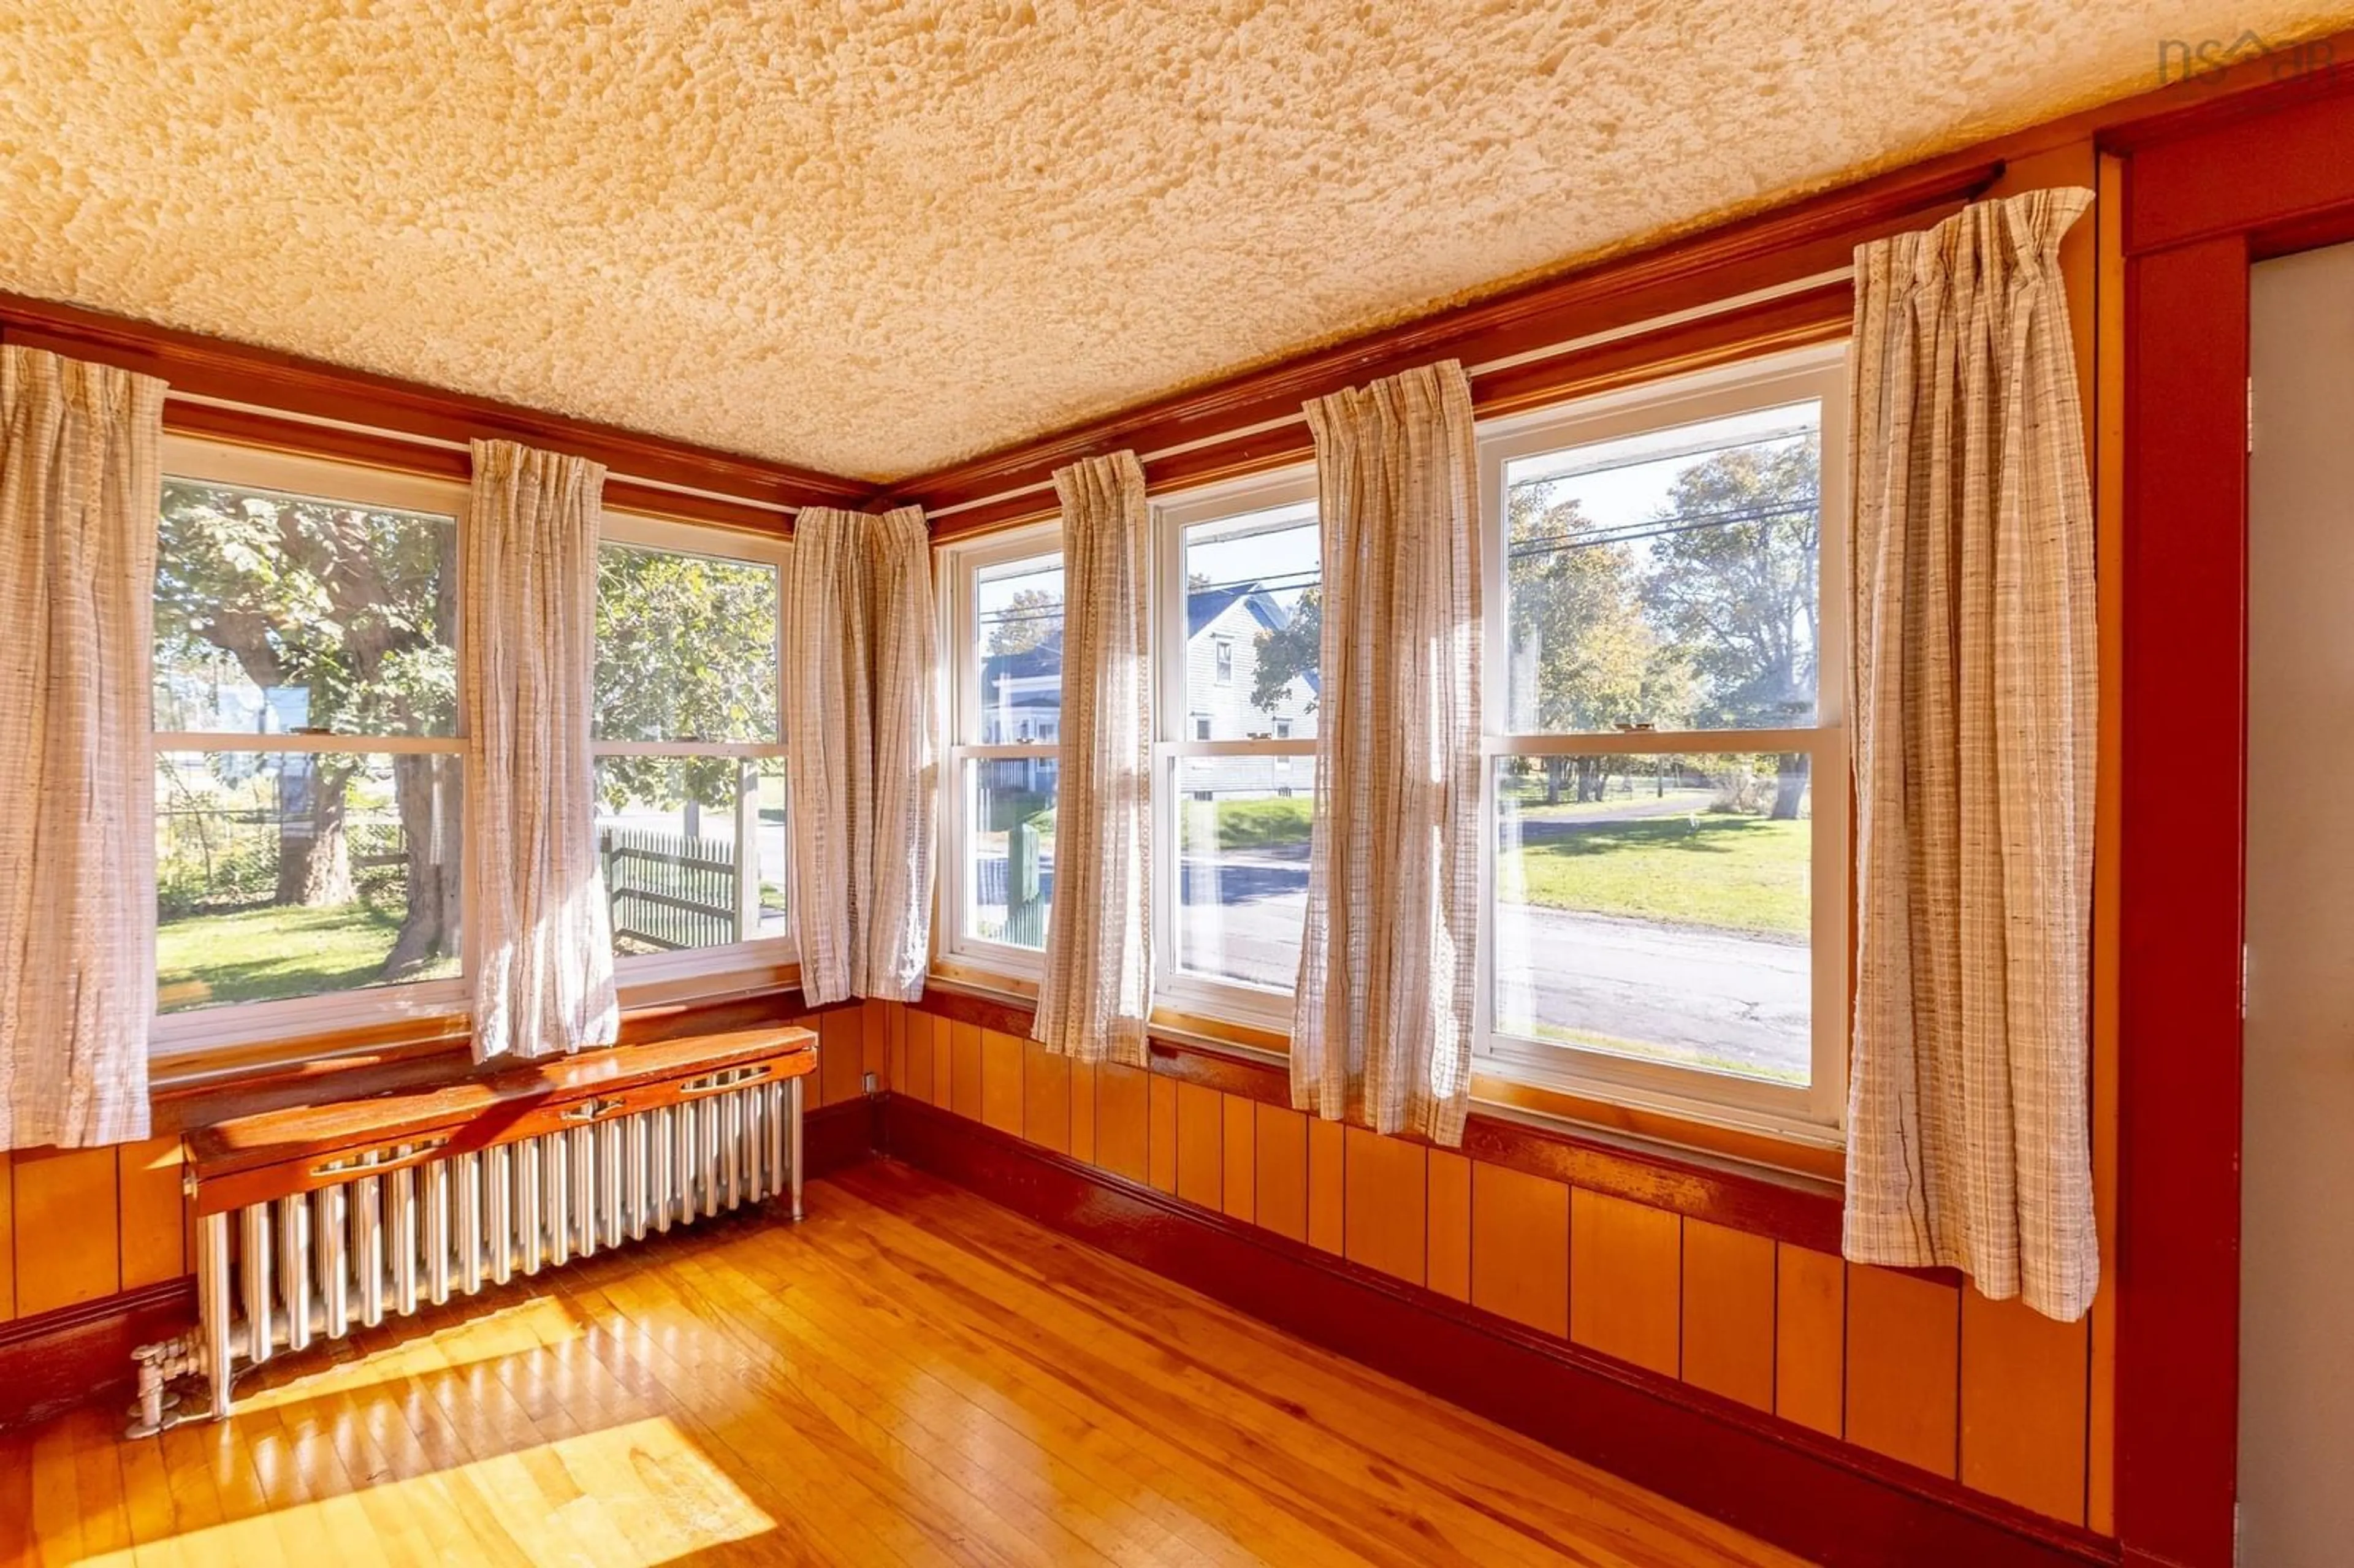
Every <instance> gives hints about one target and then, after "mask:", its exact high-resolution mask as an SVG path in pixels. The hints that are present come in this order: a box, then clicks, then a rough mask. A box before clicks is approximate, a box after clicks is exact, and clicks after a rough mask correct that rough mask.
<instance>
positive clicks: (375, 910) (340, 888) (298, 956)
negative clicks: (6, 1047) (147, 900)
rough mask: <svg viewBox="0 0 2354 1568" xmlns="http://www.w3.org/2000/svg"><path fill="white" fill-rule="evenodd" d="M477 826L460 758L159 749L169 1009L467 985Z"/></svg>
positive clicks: (163, 992)
mask: <svg viewBox="0 0 2354 1568" xmlns="http://www.w3.org/2000/svg"><path fill="white" fill-rule="evenodd" d="M463 815H464V813H463V810H462V809H461V798H460V794H459V759H458V758H456V757H454V756H449V755H436V754H415V755H402V756H397V757H387V756H381V755H375V754H369V755H354V754H351V753H347V752H309V751H294V752H286V751H270V752H253V751H214V752H163V753H159V754H158V755H157V757H156V758H155V904H156V911H155V912H156V932H155V969H156V976H157V1006H158V1008H159V1010H160V1011H162V1012H184V1011H186V1010H187V1009H190V1008H197V1007H212V1006H217V1005H219V1004H221V1003H224V1002H234V1001H276V1000H278V999H281V998H283V997H294V996H317V995H320V994H322V993H323V992H327V991H350V990H354V989H356V988H358V987H362V986H378V985H397V984H400V983H403V982H406V981H409V980H439V979H446V978H448V977H450V976H453V975H455V974H456V973H457V972H458V956H459V952H460V948H459V946H458V941H459V925H458V917H459V908H458V905H459V896H460V891H461V888H460V881H461V877H460V870H459V866H460V862H459V858H458V835H459V832H460V829H461V822H462V819H463Z"/></svg>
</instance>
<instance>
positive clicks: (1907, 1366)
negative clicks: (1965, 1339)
mask: <svg viewBox="0 0 2354 1568" xmlns="http://www.w3.org/2000/svg"><path fill="white" fill-rule="evenodd" d="M1959 1297H1960V1292H1959V1291H1957V1290H1956V1289H1955V1288H1954V1287H1952V1286H1950V1285H1940V1284H1937V1283H1935V1281H1932V1280H1926V1279H1921V1278H1918V1277H1914V1276H1913V1275H1909V1274H1896V1273H1892V1272H1891V1271H1889V1270H1887V1269H1884V1268H1866V1267H1863V1266H1853V1267H1850V1269H1849V1270H1848V1271H1847V1440H1848V1441H1849V1442H1850V1443H1860V1444H1861V1445H1862V1446H1865V1447H1867V1448H1869V1449H1871V1450H1872V1452H1874V1453H1876V1454H1885V1455H1887V1456H1888V1457H1890V1458H1892V1459H1902V1460H1903V1461H1904V1463H1906V1464H1908V1465H1918V1466H1920V1467H1921V1468H1923V1469H1925V1470H1933V1471H1935V1473H1936V1474H1938V1475H1941V1476H1952V1475H1953V1474H1954V1473H1955V1448H1956V1441H1955V1439H1956V1432H1957V1430H1958V1427H1959V1421H1958V1417H1957V1414H1956V1391H1957V1386H1958V1383H1959V1378H1960V1360H1961V1316H1962V1308H1961V1302H1960V1299H1959Z"/></svg>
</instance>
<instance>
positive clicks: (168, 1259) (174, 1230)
mask: <svg viewBox="0 0 2354 1568" xmlns="http://www.w3.org/2000/svg"><path fill="white" fill-rule="evenodd" d="M115 1189H116V1191H117V1192H119V1193H121V1195H122V1196H121V1205H122V1209H121V1215H120V1220H121V1224H120V1226H119V1233H120V1242H121V1247H122V1288H123V1289H125V1290H131V1289H135V1288H136V1287H139V1286H142V1285H160V1284H162V1283H163V1282H164V1281H165V1280H167V1279H177V1278H179V1277H181V1276H182V1275H184V1274H186V1273H187V1272H188V1266H189V1260H188V1259H187V1258H186V1257H185V1256H183V1255H182V1250H183V1247H184V1245H185V1243H186V1235H187V1215H186V1207H187V1205H186V1202H185V1201H184V1200H183V1199H182V1198H181V1195H180V1140H179V1139H177V1138H176V1137H174V1138H151V1139H147V1140H146V1141H145V1142H144V1143H126V1144H123V1145H122V1147H121V1148H120V1149H118V1150H116V1151H115Z"/></svg>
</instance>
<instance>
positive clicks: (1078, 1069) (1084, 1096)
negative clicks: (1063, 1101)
mask: <svg viewBox="0 0 2354 1568" xmlns="http://www.w3.org/2000/svg"><path fill="white" fill-rule="evenodd" d="M1071 1158H1072V1159H1074V1160H1086V1161H1087V1163H1089V1164H1090V1165H1092V1164H1094V1163H1095V1158H1096V1065H1095V1064H1094V1063H1093V1062H1074V1063H1072V1064H1071Z"/></svg>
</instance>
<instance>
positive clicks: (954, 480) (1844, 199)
mask: <svg viewBox="0 0 2354 1568" xmlns="http://www.w3.org/2000/svg"><path fill="white" fill-rule="evenodd" d="M2001 173H2002V165H2001V164H2000V162H1999V160H1991V159H1980V160H1976V161H1973V160H1969V159H1967V158H1965V159H1960V160H1955V159H1946V160H1940V161H1938V162H1936V163H1934V164H1928V165H1925V166H1924V167H1920V168H1915V169H1910V170H1905V171H1903V172H1902V173H1900V174H1897V175H1882V176H1880V177H1878V178H1875V179H1872V180H1867V181H1864V182H1862V183H1861V184H1859V185H1852V186H1850V187H1848V188H1846V189H1843V190H1840V191H1834V192H1831V193H1829V194H1827V195H1824V196H1814V197H1809V198H1808V199H1806V200H1802V201H1798V202H1794V203H1792V204H1790V205H1789V206H1787V207H1782V208H1780V209H1778V210H1776V211H1774V212H1771V213H1767V214H1765V215H1762V216H1759V217H1749V218H1744V219H1741V220H1739V221H1737V222H1734V223H1730V224H1726V225H1723V226H1722V227H1720V228H1714V229H1711V230H1708V231H1707V232H1705V233H1702V234H1701V235H1698V236H1693V237H1686V238H1679V239H1675V240H1672V241H1670V242H1668V243H1665V244H1661V245H1658V246H1654V247H1651V248H1649V249H1644V250H1640V251H1638V252H1636V253H1634V254H1632V255H1628V256H1622V257H1617V258H1613V259H1611V260H1606V261H1602V262H1599V263H1596V264H1592V265H1588V266H1584V267H1580V268H1578V269H1576V270H1573V271H1570V272H1568V273H1566V274H1564V275H1562V276H1558V277H1554V278H1551V279H1547V280H1544V281H1539V282H1536V283H1532V284H1527V285H1523V286H1522V287H1520V288H1516V289H1513V290H1511V291H1507V292H1505V293H1502V294H1500V295H1497V296H1495V297H1493V298H1490V299H1488V300H1485V301H1481V302H1476V303H1473V304H1469V305H1462V306H1458V307H1455V308H1453V309H1451V310H1446V311H1441V312H1438V313H1435V314H1432V315H1429V316H1426V317H1423V318H1422V319H1420V320H1418V321H1412V322H1407V323H1404V324H1402V325H1399V326H1394V327H1390V328H1387V329H1384V331H1381V332H1377V333H1373V334H1368V335H1366V336H1364V337H1360V338H1356V339H1353V340H1352V341H1350V342H1348V343H1344V344H1338V345H1336V346H1334V347H1331V348H1325V349H1320V350H1317V351H1315V352H1313V353H1310V354H1306V355H1299V356H1297V357H1294V358H1291V359H1288V360H1286V361H1283V362H1282V363H1280V364H1278V365H1274V366H1267V367H1264V368H1262V369H1258V370H1254V371H1250V372H1247V373H1246V374H1243V375H1240V376H1229V377H1227V378H1225V380H1222V381H1219V382H1216V383H1214V384H1213V385H1211V386H1208V387H1199V388H1196V389H1193V390H1192V391H1187V392H1182V393H1178V394H1175V395H1173V396H1172V397H1162V398H1159V399H1156V400H1154V401H1153V402H1150V403H1147V404H1144V405H1142V406H1140V407H1138V408H1131V409H1129V410H1126V411H1124V412H1122V413H1119V414H1115V415H1112V416H1110V417H1109V418H1103V419H1097V420H1093V421H1090V422H1088V423H1087V424H1084V425H1080V426H1076V427H1075V428H1073V429H1067V430H1064V431H1060V432H1058V433H1056V434H1054V435H1050V436H1046V437H1043V438H1040V439H1038V440H1033V441H1026V442H1023V443H1021V444H1019V445H1017V446H1013V447H1010V448H1007V449H1004V450H1000V451H997V452H993V453H990V454H987V455H985V456H982V457H980V458H976V459H973V460H971V461H967V462H963V463H959V464H957V465H955V466H953V467H951V468H948V469H943V470H941V471H938V472H935V473H931V474H927V475H924V476H922V477H921V478H917V479H912V480H904V481H900V482H896V483H894V484H892V485H889V486H887V487H885V489H884V490H883V491H881V492H879V493H877V494H876V495H875V497H874V498H872V500H871V501H870V502H869V503H868V504H869V505H870V506H872V505H881V504H902V503H907V502H910V501H913V502H917V503H921V504H922V505H924V506H925V507H926V508H928V509H929V510H933V511H937V510H938V509H939V508H942V507H946V506H952V505H957V504H960V503H966V502H971V501H976V500H981V499H983V498H986V497H991V496H995V495H999V494H1001V493H1004V492H1006V491H1009V490H1015V489H1020V488H1022V487H1024V486H1029V485H1034V484H1037V483H1040V482H1044V481H1045V480H1047V479H1049V478H1050V477H1051V476H1052V474H1053V472H1054V471H1055V469H1056V468H1059V467H1061V466H1063V465H1064V464H1066V463H1068V462H1071V461H1075V460H1076V459H1077V458H1080V457H1086V456H1090V455H1093V454H1096V453H1098V452H1104V451H1110V450H1118V449H1120V448H1132V449H1134V450H1137V451H1139V452H1150V451H1159V450H1164V449H1167V448H1169V447H1172V446H1178V445H1181V444H1184V443H1188V442H1193V441H1201V440H1211V439H1215V438H1220V437H1225V436H1226V435H1228V434H1229V433H1230V432H1233V431H1235V430H1239V429H1244V428H1245V427H1248V426H1252V425H1257V424H1263V423H1265V422H1267V420H1270V419H1281V418H1292V417H1294V416H1296V415H1298V413H1299V408H1300V405H1301V404H1302V403H1304V402H1306V401H1307V400H1308V399H1310V398H1311V397H1322V396H1325V395H1327V394H1329V393H1331V392H1336V391H1339V390H1340V389H1341V388H1342V387H1352V386H1356V385H1359V384H1360V383H1363V382H1364V381H1367V380H1370V379H1372V378H1373V377H1375V376H1384V375H1387V374H1390V373H1391V372H1394V371H1396V370H1400V369H1404V368H1405V367H1406V366H1412V365H1421V364H1426V363H1428V362H1429V361H1432V360H1435V359H1446V358H1455V359H1460V360H1462V361H1463V362H1464V363H1465V364H1466V365H1467V366H1469V365H1476V364H1483V363H1487V362H1490V361H1493V360H1499V359H1505V358H1510V357H1511V356H1514V355H1522V354H1527V353H1530V352H1532V351H1534V350H1538V349H1543V348H1548V347H1551V346H1553V345H1554V344H1564V343H1568V342H1572V341H1575V340H1576V339H1579V338H1583V337H1586V336H1589V335H1592V334H1597V333H1605V332H1610V331H1615V330H1617V329H1621V328H1624V327H1628V326H1631V325H1634V324H1636V323H1640V322H1644V321H1649V320H1653V319H1656V318H1658V317H1660V316H1665V315H1670V314H1673V313H1677V312H1680V311H1686V310H1691V309H1695V308H1698V307H1702V306H1706V305H1711V304H1714V303H1716V302H1721V301H1723V300H1727V299H1731V298H1734V297H1736V296H1739V295H1742V294H1745V293H1749V292H1752V291H1756V290H1759V289H1766V288H1775V287H1779V286H1781V285H1784V284H1786V283H1788V282H1791V281H1796V280H1798V279H1802V278H1806V277H1808V276H1811V275H1813V274H1816V273H1819V272H1825V271H1829V270H1835V269H1837V268H1840V267H1843V266H1846V265H1847V264H1848V262H1849V260H1850V257H1851V256H1852V254H1853V252H1854V249H1855V247H1856V246H1857V245H1858V244H1860V243H1861V242H1862V241H1864V240H1867V239H1872V238H1880V237H1882V236H1883V235H1887V234H1892V233H1896V232H1899V231H1901V230H1903V229H1905V228H1917V227H1919V226H1921V225H1922V224H1924V223H1926V222H1933V221H1935V219H1936V218H1937V217H1943V216H1945V215H1946V213H1948V212H1950V211H1952V210H1954V209H1956V208H1957V207H1959V206H1960V205H1961V204H1963V203H1964V202H1966V201H1967V200H1969V199H1970V198H1971V197H1973V196H1977V195H1978V194H1979V193H1980V192H1982V191H1984V190H1985V189H1986V188H1987V187H1988V186H1989V185H1992V184H1993V183H1994V181H1995V180H1996V179H1997V178H1999V176H2000V175H2001ZM1838 292H1839V293H1840V295H1841V296H1842V297H1843V296H1844V295H1845V293H1846V290H1845V289H1844V287H1842V288H1840V290H1839V291H1838ZM1821 293H1822V291H1809V295H1810V296H1819V295H1821ZM1802 299H1803V301H1804V302H1803V303H1802V305H1800V306H1799V307H1797V309H1800V310H1802V311H1809V312H1811V313H1814V314H1817V315H1819V314H1820V313H1822V311H1823V301H1822V299H1821V298H1819V297H1802ZM1769 303H1770V304H1774V305H1779V306H1782V308H1784V309H1785V310H1788V309H1790V308H1791V307H1789V306H1787V304H1785V303H1784V302H1769ZM1846 314H1847V307H1846V305H1845V303H1844V301H1843V298H1842V301H1841V302H1840V304H1839V307H1838V309H1837V310H1835V311H1832V312H1830V316H1831V318H1832V319H1833V320H1836V321H1844V320H1845V317H1846ZM1753 324H1755V323H1753ZM1687 325H1689V326H1691V327H1693V328H1701V327H1702V326H1704V325H1705V323H1687ZM1675 330H1676V329H1662V331H1661V332H1659V333H1656V334H1644V335H1645V336H1646V337H1647V338H1652V339H1654V340H1657V341H1655V342H1654V344H1653V345H1652V346H1651V347H1650V348H1649V350H1647V351H1641V352H1639V353H1638V351H1634V350H1630V349H1623V348H1621V347H1620V346H1619V345H1617V344H1608V345H1598V350H1597V351H1598V352H1602V353H1605V354H1606V355H1612V356H1614V357H1615V356H1617V355H1632V356H1634V357H1635V358H1638V359H1639V360H1641V361H1643V362H1644V363H1647V364H1653V365H1656V364H1659V363H1661V362H1670V363H1671V362H1673V360H1674V359H1675V357H1676V355H1675V352H1674V351H1673V350H1672V349H1671V348H1665V347H1663V346H1662V344H1671V343H1672V342H1673V335H1672V334H1674V332H1675ZM1731 330H1733V329H1731V328H1728V327H1725V326H1722V325H1720V326H1714V327H1710V328H1708V329H1707V332H1708V333H1715V334H1723V333H1725V332H1728V331H1731ZM1809 330H1812V329H1811V328H1809ZM1706 335H1707V334H1706V333H1703V334H1702V338H1703V339H1704V338H1705V336H1706ZM1696 341H1698V340H1696ZM1760 341H1761V342H1762V343H1764V344H1769V345H1770V344H1773V343H1774V342H1775V341H1776V332H1775V331H1771V330H1768V331H1765V332H1764V334H1763V336H1762V338H1761V340H1760ZM1817 341H1819V339H1818V340H1817ZM1720 352H1728V351H1724V350H1722V349H1720ZM1744 352H1749V353H1755V352H1759V348H1758V347H1757V346H1756V345H1755V344H1753V345H1752V346H1750V347H1749V348H1747V349H1746V350H1745V351H1744ZM1579 357H1580V356H1579V355H1576V354H1574V353H1573V354H1565V355H1555V356H1552V357H1550V358H1547V359H1543V360H1537V361H1532V362H1531V363H1529V364H1526V365H1522V366H1512V367H1510V368H1508V369H1505V370H1501V371H1499V372H1497V373H1495V374H1494V376H1488V377H1479V378H1475V381H1474V384H1473V394H1474V397H1475V401H1476V400H1478V399H1479V398H1480V397H1483V396H1484V397H1486V398H1487V399H1488V403H1489V408H1490V409H1491V410H1493V411H1503V410H1505V409H1508V408H1520V407H1527V406H1529V405H1530V403H1532V402H1533V401H1549V400H1554V399H1557V398H1558V397H1563V396H1568V395H1570V394H1571V392H1572V391H1574V390H1575V389H1576V388H1577V387H1580V386H1581V385H1582V384H1583V377H1584V373H1583V372H1582V371H1581V370H1580V369H1579V368H1578V366H1577V361H1578V359H1579ZM1556 360H1559V361H1561V363H1559V364H1556V363H1555V361H1556ZM1490 381H1493V382H1494V387H1493V388H1492V389H1489V388H1483V386H1482V383H1485V382H1490ZM1305 435H1306V431H1305V430H1304V429H1299V430H1297V431H1288V432H1278V440H1275V441H1273V442H1272V443H1267V442H1265V441H1262V442H1261V443H1260V444H1259V445H1257V447H1255V448H1254V449H1253V457H1252V458H1251V459H1250V460H1249V461H1253V462H1272V461H1280V454H1283V453H1288V452H1290V451H1292V450H1305V446H1304V438H1305ZM1270 445H1271V447H1272V450H1269V449H1270ZM1206 461H1207V464H1208V466H1207V467H1206V468H1205V467H1204V462H1205V460H1204V459H1202V458H1200V457H1198V456H1196V457H1195V458H1194V461H1193V463H1191V464H1178V465H1175V466H1172V467H1169V468H1166V469H1161V467H1160V465H1154V467H1153V468H1152V469H1149V470H1148V474H1147V477H1148V479H1150V481H1151V482H1153V483H1154V484H1155V486H1156V487H1160V488H1166V487H1167V486H1168V485H1169V484H1171V483H1172V482H1179V481H1183V482H1196V481H1199V480H1201V479H1203V478H1205V477H1210V476H1212V475H1213V474H1217V473H1222V472H1224V471H1225V469H1226V468H1227V467H1228V466H1230V464H1231V461H1232V460H1229V459H1228V458H1226V456H1225V454H1224V453H1220V454H1219V456H1218V457H1217V458H1215V459H1213V460H1206ZM1008 504H1009V505H1012V506H1014V507H1016V508H1019V509H1020V512H1019V513H1017V514H1027V513H1034V512H1036V511H1038V510H1040V509H1041V508H1042V506H1043V507H1044V508H1047V509H1051V505H1052V496H1051V494H1048V495H1046V496H1045V498H1044V501H1043V502H1041V501H1038V500H1034V499H1031V498H1020V499H1017V500H1016V501H1014V502H1012V503H1008ZM1004 520H1005V519H1004V518H1003V516H1002V515H1001V514H999V511H998V509H996V508H976V509H974V510H973V511H972V512H970V513H964V514H957V515H955V516H952V517H949V518H945V519H942V520H941V522H940V524H938V526H937V528H936V529H935V536H937V537H942V538H946V537H952V536H956V535H964V534H970V533H973V532H978V531H980V530H981V529H982V528H985V527H989V526H994V525H997V524H999V523H1002V521H1004Z"/></svg>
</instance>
